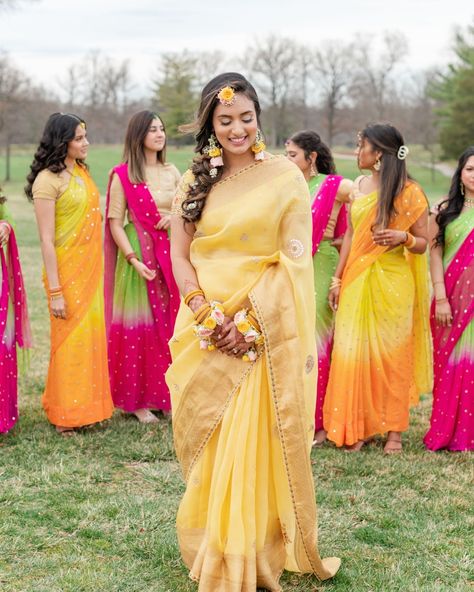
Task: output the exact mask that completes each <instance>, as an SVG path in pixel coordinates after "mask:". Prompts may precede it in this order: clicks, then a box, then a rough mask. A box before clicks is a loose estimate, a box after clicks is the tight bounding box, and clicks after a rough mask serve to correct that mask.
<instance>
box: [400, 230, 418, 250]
mask: <svg viewBox="0 0 474 592" xmlns="http://www.w3.org/2000/svg"><path fill="white" fill-rule="evenodd" d="M405 234H406V235H407V238H406V240H405V242H403V243H402V245H403V246H404V247H405V249H413V247H415V246H416V236H413V234H410V233H409V232H405Z"/></svg>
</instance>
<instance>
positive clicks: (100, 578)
mask: <svg viewBox="0 0 474 592" xmlns="http://www.w3.org/2000/svg"><path fill="white" fill-rule="evenodd" d="M190 156H191V154H190V152H189V151H188V152H186V151H180V152H172V151H170V154H169V159H170V160H171V161H172V162H175V163H176V164H178V166H179V167H180V169H181V170H183V169H184V168H185V167H186V163H187V161H188V160H189V158H190ZM118 157H119V150H118V149H116V148H107V149H101V148H94V149H93V150H91V154H90V159H89V162H90V165H91V169H92V172H93V173H94V175H95V177H96V179H97V180H98V183H99V185H100V186H101V188H102V189H103V188H104V185H105V182H106V178H107V170H108V169H109V168H110V167H111V166H112V165H113V164H115V162H117V159H118ZM29 158H30V157H29V156H28V155H26V154H25V155H24V156H19V157H18V158H17V157H15V159H14V175H15V181H14V183H12V184H9V185H7V186H6V187H5V192H6V193H7V195H8V196H9V198H10V209H11V210H12V212H13V214H14V217H15V219H16V223H17V230H18V236H19V241H20V248H21V256H22V264H23V269H24V275H25V281H26V286H27V290H28V296H29V306H30V313H31V319H32V325H33V334H34V340H35V348H34V349H33V351H32V354H31V362H30V368H29V370H28V372H27V373H26V374H25V375H24V376H23V377H22V378H21V380H20V414H21V418H20V421H19V423H18V424H17V426H16V427H15V428H14V429H13V430H12V432H11V433H10V434H8V435H6V436H0V590H1V591H2V592H86V591H87V592H90V591H92V590H93V591H100V592H102V591H103V592H119V591H120V592H142V591H143V592H145V591H146V592H188V591H189V592H191V591H192V590H196V585H195V584H194V583H192V582H191V581H190V580H189V579H188V576H187V571H186V569H185V568H184V567H183V564H182V562H181V559H180V555H179V550H178V547H177V542H176V536H175V530H174V520H175V514H176V509H177V506H178V502H179V499H180V497H181V495H182V493H183V490H184V487H183V483H182V479H181V474H180V470H179V466H178V463H177V461H176V458H175V456H174V452H173V446H172V437H171V428H170V424H169V422H168V421H167V420H165V419H163V420H162V421H160V423H159V424H158V425H156V426H152V427H148V426H141V425H139V424H138V423H137V422H135V421H134V420H131V419H129V418H126V417H124V416H123V415H122V414H121V413H119V412H116V413H115V415H114V417H113V418H112V419H111V420H110V421H108V422H105V423H104V425H102V426H96V427H93V428H90V429H85V430H83V431H82V432H81V433H79V434H78V435H77V437H76V438H73V439H64V438H61V437H59V436H57V435H56V434H55V432H54V430H53V429H52V428H51V426H50V425H49V424H48V423H47V421H46V419H45V416H44V414H43V412H42V410H41V405H40V397H41V392H42V389H43V385H44V377H45V373H46V369H47V362H48V355H49V352H48V330H49V329H48V318H47V310H46V302H45V297H44V294H43V291H42V287H41V279H40V276H41V256H40V251H39V247H38V239H37V233H36V228H35V224H34V218H33V210H32V206H31V205H30V204H29V203H27V201H26V199H25V198H24V197H22V196H21V195H20V189H21V186H22V179H21V176H23V175H24V172H25V170H26V169H27V165H28V162H29ZM343 165H344V166H343ZM346 165H347V169H346V168H345V166H346ZM350 167H351V163H350V162H349V163H348V162H346V161H344V163H341V166H340V170H341V172H342V173H343V174H345V175H347V176H355V172H356V171H354V168H353V167H352V168H350ZM419 172H420V174H421V173H422V170H420V171H419ZM353 173H354V174H353ZM0 175H1V170H0ZM420 180H421V179H420ZM443 183H444V185H443V184H440V186H439V187H438V186H437V191H439V193H438V195H441V193H442V192H443V191H445V189H444V187H445V185H446V180H444V181H443ZM430 403H431V397H429V396H427V397H426V398H425V399H424V400H423V401H422V403H421V405H420V406H419V407H418V408H417V409H416V410H414V411H413V414H412V425H411V427H410V430H409V432H408V433H407V434H406V436H405V448H404V453H403V455H401V456H400V457H388V458H387V457H384V456H383V454H382V447H381V444H380V443H378V444H376V445H371V446H370V447H368V448H367V449H366V450H364V451H363V452H361V453H360V454H345V453H344V452H342V451H339V450H335V449H334V448H333V447H331V446H325V447H323V448H322V449H319V450H315V451H313V456H312V458H313V469H314V475H315V479H316V484H317V497H318V507H319V538H320V550H321V553H322V554H323V555H326V556H327V555H338V556H340V557H341V558H342V561H343V563H342V567H341V570H340V572H339V574H338V575H337V577H336V578H335V579H334V580H333V581H330V582H326V583H324V584H322V585H318V584H317V582H316V581H315V580H314V579H311V578H308V577H299V576H295V575H290V574H286V575H284V577H283V581H282V585H283V588H284V590H285V592H303V591H304V592H309V591H315V590H317V589H318V590H323V591H324V592H395V591H400V592H402V591H403V592H418V591H426V592H438V591H439V592H441V591H443V592H455V591H458V592H461V591H466V592H467V591H468V590H473V589H474V574H473V570H474V565H473V556H474V538H473V536H472V532H473V527H474V517H473V511H472V483H473V479H474V464H473V456H472V454H464V453H437V454H433V453H429V452H426V451H425V450H424V448H423V445H422V441H421V440H422V437H423V434H424V432H425V430H426V428H427V425H428V419H429V413H430Z"/></svg>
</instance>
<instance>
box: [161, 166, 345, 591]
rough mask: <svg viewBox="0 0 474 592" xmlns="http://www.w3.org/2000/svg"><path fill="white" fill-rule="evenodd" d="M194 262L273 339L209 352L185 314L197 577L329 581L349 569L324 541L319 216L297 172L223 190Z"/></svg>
mask: <svg viewBox="0 0 474 592" xmlns="http://www.w3.org/2000/svg"><path fill="white" fill-rule="evenodd" d="M184 179H188V180H189V175H185V177H184ZM190 256H191V262H192V264H193V266H194V268H195V269H196V272H197V275H198V279H199V284H200V286H201V288H202V289H203V290H204V292H205V294H206V297H207V299H215V300H220V301H221V302H223V303H224V306H225V309H226V314H228V315H233V314H235V312H237V311H238V310H239V309H240V308H242V307H249V308H253V310H254V311H255V313H256V315H257V317H258V320H259V323H260V326H261V328H262V331H263V334H264V336H265V350H264V353H263V354H262V355H261V356H260V357H259V358H258V359H257V361H256V362H254V363H245V362H243V361H242V360H240V359H235V358H232V357H228V356H226V355H223V354H221V353H219V352H218V351H215V352H207V351H202V350H200V349H199V344H198V341H197V339H196V337H195V336H194V334H193V330H192V325H193V316H192V313H191V312H190V310H189V309H188V308H187V307H186V306H184V304H182V305H181V308H180V310H179V313H178V318H177V323H176V327H175V334H174V337H173V339H172V340H171V344H170V345H171V352H172V358H173V363H172V365H171V367H170V369H169V370H168V373H167V381H168V385H169V387H170V391H171V396H172V407H173V430H174V438H175V446H176V452H177V455H178V459H179V461H180V464H181V467H182V470H183V474H184V477H185V479H186V493H185V495H184V497H183V499H182V501H181V504H180V508H179V512H178V518H177V528H178V538H179V543H180V547H181V552H182V555H183V559H184V561H185V563H186V565H187V566H188V567H189V569H190V576H191V578H193V579H195V580H196V581H199V590H200V592H211V591H212V592H216V591H217V592H219V591H221V592H241V591H242V592H244V591H245V592H254V591H255V589H256V587H257V586H261V587H264V588H267V589H268V590H271V591H273V592H277V591H279V590H281V587H280V585H279V579H280V575H281V573H282V571H283V569H284V568H286V569H290V570H293V571H299V572H304V573H314V574H316V575H317V576H318V577H319V578H320V579H326V578H329V577H331V576H333V575H334V574H335V572H336V571H337V569H338V567H339V563H340V562H339V559H337V558H329V559H325V560H321V559H320V557H319V553H318V547H317V516H316V503H315V493H314V485H313V476H312V471H311V463H310V450H311V442H312V437H313V430H314V407H315V382H316V375H317V370H316V369H317V362H316V351H315V339H314V329H313V328H314V312H315V310H314V296H313V274H312V262H311V212H310V201H309V195H308V189H307V186H306V183H305V180H304V178H303V176H302V175H301V173H300V172H299V170H298V169H297V168H296V167H295V166H294V165H293V164H291V163H289V162H288V161H286V160H285V159H283V158H280V157H271V158H269V159H267V160H264V161H262V162H260V163H258V164H255V165H252V166H251V167H249V168H247V169H244V170H243V171H241V172H240V173H238V174H237V175H234V176H232V177H229V178H228V179H226V180H224V181H222V182H220V183H217V184H216V185H215V186H214V187H213V189H212V191H211V192H210V194H209V196H208V198H207V201H206V207H205V209H204V212H203V216H202V218H201V220H200V221H199V222H198V223H197V225H196V233H195V235H194V240H193V242H192V244H191V253H190Z"/></svg>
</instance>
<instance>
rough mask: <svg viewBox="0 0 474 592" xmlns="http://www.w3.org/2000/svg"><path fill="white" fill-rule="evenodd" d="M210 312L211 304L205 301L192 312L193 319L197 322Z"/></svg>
mask: <svg viewBox="0 0 474 592" xmlns="http://www.w3.org/2000/svg"><path fill="white" fill-rule="evenodd" d="M210 312H211V305H210V304H209V302H205V303H204V304H203V305H202V306H200V307H199V308H198V309H197V311H196V312H195V313H194V319H195V321H196V322H197V323H198V324H199V323H202V321H203V320H204V319H205V318H206V317H207V316H208V315H209V313H210Z"/></svg>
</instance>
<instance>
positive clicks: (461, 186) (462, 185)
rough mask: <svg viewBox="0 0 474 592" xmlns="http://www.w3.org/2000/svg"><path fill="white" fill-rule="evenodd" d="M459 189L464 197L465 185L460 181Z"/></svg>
mask: <svg viewBox="0 0 474 592" xmlns="http://www.w3.org/2000/svg"><path fill="white" fill-rule="evenodd" d="M459 189H460V190H461V195H462V196H464V183H463V182H462V181H459Z"/></svg>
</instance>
